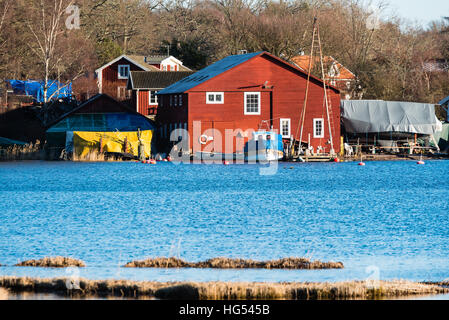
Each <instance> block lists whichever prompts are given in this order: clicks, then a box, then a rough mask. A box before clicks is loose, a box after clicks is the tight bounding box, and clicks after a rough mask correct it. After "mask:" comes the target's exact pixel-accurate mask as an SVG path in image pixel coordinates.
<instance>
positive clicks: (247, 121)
mask: <svg viewBox="0 0 449 320" xmlns="http://www.w3.org/2000/svg"><path fill="white" fill-rule="evenodd" d="M306 84H307V74H306V73H305V72H304V71H303V70H301V69H300V68H298V67H296V66H294V65H292V64H290V63H288V62H286V61H284V60H282V59H280V58H278V57H276V56H273V55H272V54H270V53H268V52H257V53H249V54H242V55H235V56H229V57H226V58H224V59H222V60H220V61H218V62H216V63H214V64H212V65H210V66H208V67H206V68H204V69H202V70H200V71H198V72H196V73H194V74H193V75H191V76H189V77H187V78H184V79H183V80H181V81H179V82H177V83H175V84H173V85H171V86H169V87H167V88H165V89H164V90H161V91H160V92H159V97H160V98H159V107H158V115H157V117H156V121H157V123H158V125H159V135H160V136H161V137H162V139H168V138H169V133H170V132H171V131H172V130H173V129H176V128H185V129H187V130H188V132H189V135H190V149H191V151H192V152H196V151H200V150H201V151H205V152H226V153H227V152H229V151H231V150H232V152H237V153H238V152H242V149H243V144H244V142H245V141H246V140H247V139H248V138H250V137H251V136H252V133H251V131H252V130H259V129H265V130H267V129H270V128H272V129H273V130H277V132H279V133H281V134H282V136H283V138H284V139H285V141H288V140H290V139H291V138H294V139H297V140H299V136H300V115H301V113H302V110H303V106H304V98H305V92H306ZM328 96H329V101H330V105H331V108H330V109H331V110H330V112H329V116H330V119H331V121H330V122H331V123H330V126H329V123H328V121H327V113H326V108H325V103H324V89H323V82H322V80H320V79H318V78H316V77H313V76H312V77H311V78H310V86H309V94H308V100H307V109H306V117H305V120H304V126H303V136H302V137H303V139H302V140H303V142H304V143H305V144H309V143H310V146H313V148H314V150H315V151H316V150H317V149H320V148H321V150H322V152H326V153H329V152H330V149H331V147H330V135H329V127H330V128H331V130H332V137H333V139H332V140H333V145H334V150H335V151H336V152H339V150H340V93H339V90H338V89H336V88H335V87H332V86H331V87H328ZM199 122H200V124H201V128H200V129H198V124H199ZM208 129H217V130H218V131H213V130H208ZM226 129H231V130H233V134H234V138H233V139H232V140H231V142H229V141H226V138H225V130H226ZM204 136H206V137H207V141H208V143H206V144H204ZM242 140H243V141H242ZM230 143H231V144H232V146H231V147H230V146H229V144H230ZM192 148H193V150H192Z"/></svg>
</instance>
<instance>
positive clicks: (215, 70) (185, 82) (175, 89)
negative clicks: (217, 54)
mask: <svg viewBox="0 0 449 320" xmlns="http://www.w3.org/2000/svg"><path fill="white" fill-rule="evenodd" d="M262 55H266V56H267V57H269V58H271V59H272V60H276V61H278V62H280V63H282V64H284V65H285V66H286V67H288V68H289V69H291V70H293V71H295V72H299V73H301V74H303V75H307V73H306V72H305V71H304V70H303V69H301V68H299V67H298V66H295V65H293V64H291V63H289V62H287V61H285V60H282V59H281V58H278V57H276V56H274V55H272V54H271V53H268V52H266V51H259V52H254V53H247V54H238V55H232V56H227V57H226V58H224V59H221V60H219V61H217V62H215V63H213V64H211V65H209V66H207V67H206V68H204V69H201V70H200V71H198V72H195V73H194V74H192V75H190V76H188V77H186V78H184V79H182V80H180V81H178V82H176V83H174V84H172V85H170V86H168V87H167V88H165V89H164V90H161V91H159V93H158V94H172V93H181V92H186V91H188V90H190V89H192V88H194V87H196V86H198V85H200V84H202V83H204V82H206V81H208V80H210V79H212V78H214V77H216V76H218V75H220V74H222V73H224V72H226V71H228V70H231V69H232V68H234V67H236V66H238V65H240V64H242V63H245V62H247V61H248V60H251V59H252V58H254V57H257V56H262ZM310 79H311V80H314V81H317V82H319V83H323V80H321V79H320V78H318V77H315V76H314V75H310ZM326 85H327V87H328V88H330V89H333V90H335V91H336V92H340V90H339V89H338V88H336V87H335V86H332V85H330V84H328V83H326Z"/></svg>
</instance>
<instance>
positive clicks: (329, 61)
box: [290, 55, 356, 80]
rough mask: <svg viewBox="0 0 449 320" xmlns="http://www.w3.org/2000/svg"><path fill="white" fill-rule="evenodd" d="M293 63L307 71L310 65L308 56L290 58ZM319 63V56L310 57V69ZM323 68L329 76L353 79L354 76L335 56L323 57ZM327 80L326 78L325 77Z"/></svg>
mask: <svg viewBox="0 0 449 320" xmlns="http://www.w3.org/2000/svg"><path fill="white" fill-rule="evenodd" d="M290 60H291V61H292V62H293V63H294V64H296V65H297V66H298V67H300V68H301V69H303V70H304V71H305V72H308V70H309V65H310V56H308V55H299V56H295V57H293V58H291V59H290ZM319 63H320V57H313V59H312V67H311V68H312V70H313V68H315V66H316V64H319ZM323 64H324V69H325V70H327V76H328V77H329V78H331V77H332V78H334V79H337V80H338V79H341V80H353V79H355V78H356V76H355V75H354V73H352V72H351V71H350V70H349V69H348V68H346V67H345V66H343V65H342V64H341V63H340V62H338V61H337V60H336V59H335V58H333V57H331V56H325V57H323ZM326 80H327V79H326Z"/></svg>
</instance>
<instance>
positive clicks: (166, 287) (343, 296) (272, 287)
mask: <svg viewBox="0 0 449 320" xmlns="http://www.w3.org/2000/svg"><path fill="white" fill-rule="evenodd" d="M448 284H449V283H447V282H413V281H407V280H392V281H382V280H381V281H374V282H372V281H344V282H335V283H330V282H223V281H212V282H210V281H209V282H184V281H183V282H157V281H131V280H88V279H84V278H79V279H78V278H32V277H13V276H3V277H0V289H2V292H3V294H2V296H1V298H3V299H7V296H8V294H11V295H14V294H22V293H34V294H53V295H57V296H60V297H65V298H75V299H80V298H81V299H82V298H117V297H119V298H123V299H166V300H171V299H176V300H184V299H188V300H241V299H246V300H353V299H356V300H373V299H375V300H377V299H397V298H411V297H423V296H428V295H441V294H448V293H449V286H448ZM1 298H0V299H1Z"/></svg>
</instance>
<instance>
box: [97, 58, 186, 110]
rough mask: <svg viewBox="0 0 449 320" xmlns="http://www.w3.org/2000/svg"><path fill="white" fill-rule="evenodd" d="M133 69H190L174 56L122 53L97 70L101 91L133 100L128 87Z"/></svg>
mask: <svg viewBox="0 0 449 320" xmlns="http://www.w3.org/2000/svg"><path fill="white" fill-rule="evenodd" d="M131 71H158V72H159V71H190V69H189V68H187V67H185V66H183V64H182V62H181V61H179V60H178V59H176V58H175V57H172V56H148V57H147V56H139V55H121V56H119V57H117V58H115V59H114V60H112V61H110V62H108V63H107V64H105V65H104V66H102V67H100V68H98V69H97V70H95V72H96V74H97V78H98V89H99V93H104V94H107V95H109V96H111V97H113V98H115V99H116V100H118V101H128V102H130V101H131V94H132V92H131V90H129V89H128V88H127V84H128V78H129V74H130V72H131Z"/></svg>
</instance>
